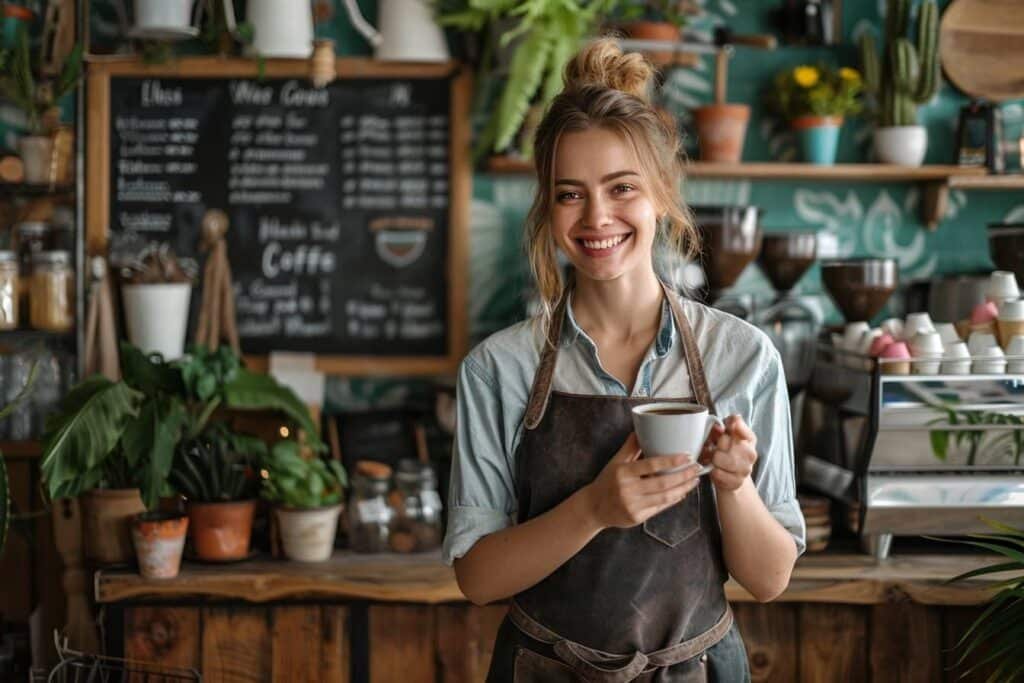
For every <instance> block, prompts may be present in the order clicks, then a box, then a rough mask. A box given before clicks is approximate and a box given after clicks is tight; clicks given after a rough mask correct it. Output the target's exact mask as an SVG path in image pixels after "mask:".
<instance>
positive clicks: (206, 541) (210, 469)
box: [170, 434, 262, 562]
mask: <svg viewBox="0 0 1024 683" xmlns="http://www.w3.org/2000/svg"><path fill="white" fill-rule="evenodd" d="M260 444H261V445H262V442H260ZM229 448H230V446H229V440H228V439H227V438H217V437H216V436H214V435H213V434H210V435H207V436H206V438H197V439H193V440H191V441H187V442H185V443H182V444H181V446H180V447H179V448H178V453H177V455H176V456H175V459H174V464H173V465H172V466H171V473H170V483H171V486H172V487H173V488H174V490H175V491H177V492H178V493H179V494H181V495H182V496H184V497H185V500H186V501H187V503H186V504H187V506H188V519H189V524H190V529H191V533H190V537H191V542H190V543H191V548H192V552H193V553H194V554H195V557H196V559H198V560H206V561H213V562H222V561H228V560H239V559H243V558H245V557H247V556H248V555H249V540H250V538H251V537H252V520H253V516H254V514H255V511H256V497H257V495H258V492H259V482H258V479H257V478H256V475H255V470H254V468H253V467H252V464H251V459H250V457H249V456H247V455H244V454H242V453H239V452H237V451H232V450H229Z"/></svg>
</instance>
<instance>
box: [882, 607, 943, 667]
mask: <svg viewBox="0 0 1024 683" xmlns="http://www.w3.org/2000/svg"><path fill="white" fill-rule="evenodd" d="M869 609H870V610H871V612H870V624H869V631H870V634H871V639H870V641H869V642H870V645H869V646H868V656H869V661H870V666H871V680H872V681H901V682H903V681H906V683H918V682H920V683H933V681H938V680H940V679H941V677H942V673H941V672H942V612H941V609H940V608H938V607H929V606H926V605H915V604H913V603H911V602H908V601H900V602H895V603H891V604H888V605H875V606H874V607H871V608H869Z"/></svg>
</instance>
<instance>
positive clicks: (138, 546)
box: [131, 512, 188, 579]
mask: <svg viewBox="0 0 1024 683" xmlns="http://www.w3.org/2000/svg"><path fill="white" fill-rule="evenodd" d="M131 528H132V541H133V542H134V543H135V557H136V558H137V559H138V561H139V573H140V574H142V576H143V577H144V578H147V579H173V578H174V577H175V576H177V575H178V569H179V568H180V567H181V551H182V550H184V549H185V532H186V531H187V530H188V517H186V516H185V515H182V514H174V513H168V512H143V513H142V514H140V515H136V516H135V517H133V518H132V525H131Z"/></svg>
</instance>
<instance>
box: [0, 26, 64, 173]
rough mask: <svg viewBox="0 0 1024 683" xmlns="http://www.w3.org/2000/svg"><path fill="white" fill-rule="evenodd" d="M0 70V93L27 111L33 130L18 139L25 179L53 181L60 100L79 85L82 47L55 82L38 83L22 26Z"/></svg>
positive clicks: (26, 32) (25, 30)
mask: <svg viewBox="0 0 1024 683" xmlns="http://www.w3.org/2000/svg"><path fill="white" fill-rule="evenodd" d="M7 61H8V62H9V64H6V65H5V68H4V69H3V71H2V72H0V95H2V96H3V97H5V98H7V99H8V100H10V101H11V102H12V103H14V105H15V106H17V107H18V108H20V109H21V110H23V111H24V112H25V116H26V118H27V120H28V128H29V133H28V135H25V136H23V137H21V138H20V139H19V140H18V154H19V156H21V160H22V163H24V165H25V182H27V183H48V182H49V181H50V176H51V173H50V170H51V166H52V164H51V160H52V158H53V139H52V138H51V137H50V135H49V133H50V132H51V130H52V129H53V128H55V127H56V125H57V124H58V123H59V121H60V110H59V108H58V107H57V103H58V102H60V100H61V98H63V97H64V96H65V95H67V94H68V93H70V92H71V91H72V90H74V89H75V87H76V86H77V85H78V79H79V76H80V74H81V71H82V46H81V45H75V47H74V49H73V50H72V51H71V53H70V54H69V55H68V58H67V60H66V61H65V62H64V65H63V66H62V67H61V70H60V74H59V75H58V76H57V78H56V79H54V80H52V81H40V82H37V81H36V78H35V76H34V65H33V63H32V54H31V50H30V48H29V39H28V30H27V29H26V28H25V27H24V26H19V27H18V37H17V41H16V45H15V47H14V49H13V50H12V52H11V53H10V55H9V58H8V60H7Z"/></svg>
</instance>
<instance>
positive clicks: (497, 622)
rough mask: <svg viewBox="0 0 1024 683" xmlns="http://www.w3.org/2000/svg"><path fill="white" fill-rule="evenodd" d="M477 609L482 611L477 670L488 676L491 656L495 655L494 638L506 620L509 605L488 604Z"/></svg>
mask: <svg viewBox="0 0 1024 683" xmlns="http://www.w3.org/2000/svg"><path fill="white" fill-rule="evenodd" d="M476 609H477V610H478V611H479V612H480V652H479V653H478V654H477V670H478V671H482V672H483V674H484V676H486V675H487V672H488V671H489V670H490V668H491V658H492V657H493V656H494V640H495V638H497V637H498V629H499V628H501V622H503V621H505V615H506V614H508V606H506V605H487V606H486V607H477V608H476ZM481 680H483V679H482V678H481Z"/></svg>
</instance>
